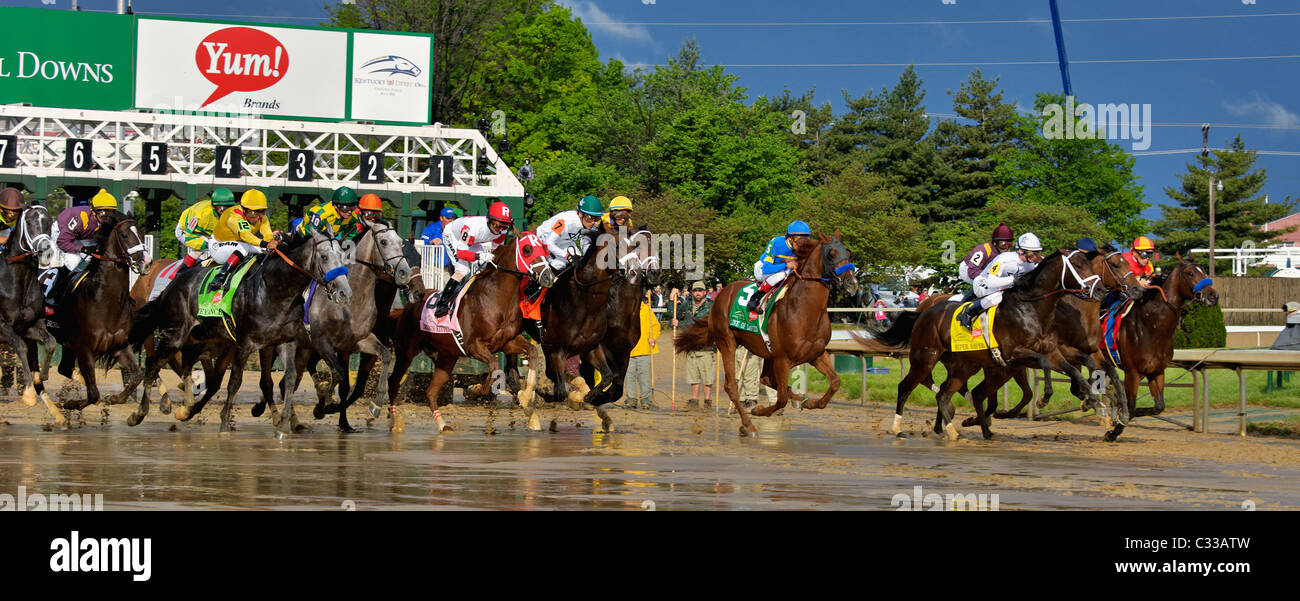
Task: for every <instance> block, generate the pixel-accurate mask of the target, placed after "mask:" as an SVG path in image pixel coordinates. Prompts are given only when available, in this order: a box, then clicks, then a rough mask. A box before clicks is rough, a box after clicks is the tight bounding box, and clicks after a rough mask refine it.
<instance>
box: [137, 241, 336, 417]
mask: <svg viewBox="0 0 1300 601" xmlns="http://www.w3.org/2000/svg"><path fill="white" fill-rule="evenodd" d="M281 246H282V248H277V249H275V250H272V251H268V252H267V253H265V254H262V255H257V256H256V258H257V264H255V265H253V266H251V267H249V268H248V272H247V273H246V274H245V275H244V277H243V282H242V283H241V284H240V285H239V287H238V288H236V289H235V290H234V292H233V294H234V298H233V300H232V302H231V316H232V318H233V321H234V325H233V328H232V329H231V330H227V326H226V324H225V323H223V320H224V319H225V318H223V317H198V302H199V301H198V299H199V292H200V288H201V287H202V284H203V280H204V279H206V278H205V276H206V275H207V273H208V271H209V270H210V269H213V268H195V269H189V270H187V271H186V272H185V273H182V274H180V275H179V276H177V277H176V280H175V281H173V282H172V283H171V285H169V286H167V289H166V290H165V291H164V292H163V293H162V296H160V297H158V299H157V300H155V301H153V302H151V303H149V304H147V305H145V306H144V307H143V308H141V309H140V311H138V312H137V314H136V319H135V323H134V324H133V328H132V331H131V338H132V341H133V343H136V344H138V343H139V342H143V341H144V339H146V338H148V337H149V336H151V335H154V334H155V333H157V335H156V336H155V338H154V352H153V353H151V354H150V355H149V358H148V360H147V361H146V362H145V370H144V372H145V373H144V378H143V379H144V381H146V382H152V381H153V379H154V378H156V377H158V371H159V369H160V368H161V366H162V362H163V361H164V360H169V359H170V358H171V357H172V356H173V355H174V354H175V353H176V352H178V351H179V352H181V355H182V359H181V366H182V373H184V372H185V371H189V370H190V369H191V368H192V366H193V365H194V362H195V360H196V359H197V358H198V355H199V353H200V352H202V351H204V350H206V351H207V352H209V354H210V356H212V357H219V359H218V360H217V363H216V367H215V368H214V371H213V372H210V373H208V374H207V384H208V389H207V391H206V392H205V393H204V395H203V398H202V399H200V400H199V401H198V402H197V403H195V404H193V405H182V406H181V407H178V408H177V409H176V411H175V413H174V416H175V417H176V419H179V420H181V421H187V420H189V419H190V418H191V417H193V416H194V415H195V414H197V413H198V412H199V411H202V410H203V406H204V405H206V404H207V402H208V400H209V399H211V398H212V396H213V395H215V394H216V392H217V389H218V388H219V387H220V386H221V380H222V378H223V376H224V372H225V370H226V369H227V367H229V368H230V383H229V384H228V385H227V388H226V403H225V406H224V407H223V408H222V410H221V431H222V432H229V431H230V430H231V419H230V410H231V406H232V405H233V403H234V399H235V394H236V393H237V392H239V386H240V384H241V383H242V382H243V374H244V364H245V363H246V362H247V360H248V357H249V355H251V354H253V353H254V352H257V351H258V350H260V349H261V348H264V347H268V346H270V347H275V346H277V345H284V346H283V347H282V349H281V355H280V359H281V364H282V365H286V366H287V365H292V364H293V363H292V358H293V355H294V351H295V346H296V345H295V344H294V341H295V340H298V339H299V338H300V337H299V331H300V330H301V329H302V328H303V324H302V314H303V294H302V293H303V290H304V289H305V288H306V287H307V285H308V284H310V283H312V282H316V283H318V284H320V285H322V286H323V287H324V288H326V290H327V291H328V294H329V297H330V299H331V300H333V301H334V302H337V303H342V302H346V301H347V300H348V299H349V298H350V297H351V295H352V289H351V287H350V286H349V283H348V278H347V273H348V268H347V266H346V265H344V262H343V251H342V248H341V247H340V245H339V241H338V240H335V239H334V238H332V237H329V236H326V235H324V234H321V233H318V232H313V233H312V234H310V235H300V234H296V233H295V234H290V235H289V237H288V238H287V239H286V240H284V241H283V242H282V243H281ZM248 260H252V259H251V258H250V259H248ZM269 368H270V366H269V365H268V364H264V365H263V367H262V369H263V370H264V371H265V370H269ZM292 373H293V372H292V371H290V370H287V369H286V370H285V375H284V379H286V380H289V383H288V384H287V385H286V386H287V389H288V390H293V389H294V383H293V381H292V380H293V375H292ZM148 413H149V389H148V387H144V389H143V390H142V391H141V393H140V406H139V408H138V409H137V410H136V412H135V413H133V414H132V415H131V417H130V418H129V419H128V421H127V423H128V424H131V425H135V424H138V423H139V422H140V420H142V419H144V416H145V415H148ZM293 417H294V416H293V395H289V396H288V397H287V398H286V400H285V409H284V416H283V419H281V420H280V421H279V423H278V427H279V431H278V433H277V436H281V437H282V436H286V435H289V434H293V432H294V423H293V422H295V421H296V420H294V419H293Z"/></svg>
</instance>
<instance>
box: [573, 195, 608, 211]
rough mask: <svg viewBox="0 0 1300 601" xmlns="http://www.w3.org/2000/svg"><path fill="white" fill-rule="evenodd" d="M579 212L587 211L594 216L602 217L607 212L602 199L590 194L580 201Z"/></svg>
mask: <svg viewBox="0 0 1300 601" xmlns="http://www.w3.org/2000/svg"><path fill="white" fill-rule="evenodd" d="M578 212H579V213H586V214H588V215H591V216H592V217H600V216H602V215H604V214H605V210H604V208H602V207H601V205H600V199H599V198H596V197H595V196H592V195H590V194H588V195H586V196H583V197H582V200H580V201H578Z"/></svg>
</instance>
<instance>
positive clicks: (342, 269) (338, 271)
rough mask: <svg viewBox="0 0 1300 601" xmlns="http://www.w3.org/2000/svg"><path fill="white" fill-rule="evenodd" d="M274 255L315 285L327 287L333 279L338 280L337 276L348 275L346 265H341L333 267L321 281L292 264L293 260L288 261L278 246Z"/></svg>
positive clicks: (287, 257)
mask: <svg viewBox="0 0 1300 601" xmlns="http://www.w3.org/2000/svg"><path fill="white" fill-rule="evenodd" d="M317 245H319V243H317ZM275 254H277V255H279V256H280V258H281V259H284V262H285V263H288V264H289V267H292V268H294V269H296V270H298V273H301V274H303V275H305V276H307V278H308V279H310V280H311V281H313V282H316V283H317V284H319V285H321V286H325V285H327V284H328V283H329V282H332V281H334V279H335V278H338V277H339V276H345V275H347V274H348V268H347V266H346V265H342V266H339V267H335V268H334V269H331V270H329V272H328V273H326V274H325V278H324V279H321V278H318V277H316V276H315V275H313V274H312V273H311V272H309V271H307V270H306V269H303V268H301V267H299V266H298V264H297V263H294V262H293V259H290V258H289V256H288V255H286V254H284V252H283V251H281V250H280V247H279V246H276V247H275Z"/></svg>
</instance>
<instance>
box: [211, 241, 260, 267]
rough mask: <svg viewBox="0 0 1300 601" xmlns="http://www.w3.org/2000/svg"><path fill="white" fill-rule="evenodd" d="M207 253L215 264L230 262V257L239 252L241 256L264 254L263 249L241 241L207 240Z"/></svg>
mask: <svg viewBox="0 0 1300 601" xmlns="http://www.w3.org/2000/svg"><path fill="white" fill-rule="evenodd" d="M208 251H209V252H211V253H212V260H213V261H216V262H217V263H225V262H226V261H229V260H230V255H232V254H234V253H235V251H239V253H240V254H242V255H243V256H245V257H247V256H251V255H259V254H262V253H264V252H266V249H265V248H262V247H260V246H253V245H252V244H249V243H247V242H244V241H241V240H221V241H217V240H209V241H208Z"/></svg>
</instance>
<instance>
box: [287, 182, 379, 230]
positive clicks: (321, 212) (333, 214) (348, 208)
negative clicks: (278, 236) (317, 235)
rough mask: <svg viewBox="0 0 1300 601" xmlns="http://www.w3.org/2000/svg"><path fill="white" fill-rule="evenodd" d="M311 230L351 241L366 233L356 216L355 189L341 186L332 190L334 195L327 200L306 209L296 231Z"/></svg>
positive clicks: (363, 225)
mask: <svg viewBox="0 0 1300 601" xmlns="http://www.w3.org/2000/svg"><path fill="white" fill-rule="evenodd" d="M323 224H324V225H328V226H329V229H328V231H327V230H326V228H324V227H321V226H322V225H323ZM313 231H318V232H321V233H324V234H327V235H332V236H334V237H336V238H338V239H339V240H352V241H353V242H355V241H356V240H357V239H358V238H360V237H361V234H364V233H366V227H365V224H364V223H362V221H361V218H360V217H358V216H357V192H356V190H353V189H352V188H349V187H347V186H343V187H341V188H339V189H337V190H335V191H334V197H333V199H332V200H330V201H329V202H326V203H321V204H318V205H316V206H313V207H311V208H309V209H307V214H306V215H303V220H302V223H300V224H298V233H299V234H304V235H306V234H310V233H312V232H313Z"/></svg>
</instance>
